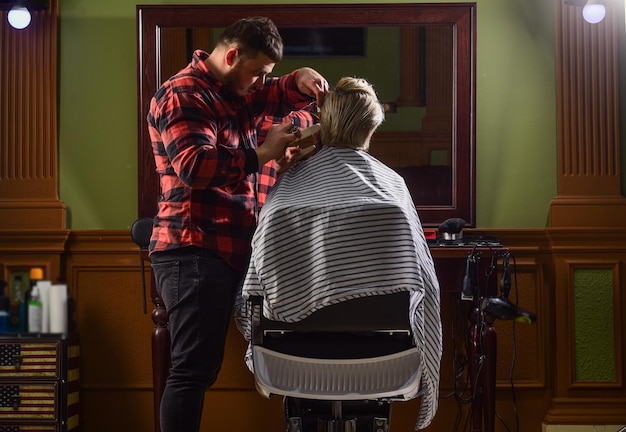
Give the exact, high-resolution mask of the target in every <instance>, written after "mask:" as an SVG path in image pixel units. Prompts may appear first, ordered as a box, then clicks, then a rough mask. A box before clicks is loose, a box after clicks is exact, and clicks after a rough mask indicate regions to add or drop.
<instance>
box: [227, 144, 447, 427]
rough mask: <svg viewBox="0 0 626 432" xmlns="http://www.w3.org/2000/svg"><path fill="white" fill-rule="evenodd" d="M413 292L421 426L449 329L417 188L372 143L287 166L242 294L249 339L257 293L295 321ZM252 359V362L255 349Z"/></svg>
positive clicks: (274, 314)
mask: <svg viewBox="0 0 626 432" xmlns="http://www.w3.org/2000/svg"><path fill="white" fill-rule="evenodd" d="M399 291H409V292H410V293H411V295H410V298H411V301H410V307H409V310H408V311H407V313H408V314H409V319H410V322H411V325H412V327H413V333H414V337H415V342H416V345H417V347H418V348H419V350H420V353H421V358H422V362H423V364H422V380H421V381H422V382H421V392H420V394H421V396H422V402H421V407H420V413H419V417H418V421H417V424H416V429H423V428H425V427H427V426H428V425H429V424H430V423H431V421H432V419H433V417H434V415H435V413H436V411H437V406H438V405H437V404H438V395H439V368H440V360H441V353H442V340H441V339H442V330H441V319H440V307H439V283H438V281H437V277H436V275H435V269H434V264H433V260H432V257H431V254H430V250H429V248H428V245H427V243H426V240H425V238H424V232H423V230H422V226H421V223H420V220H419V217H418V214H417V211H416V210H415V206H414V204H413V200H412V198H411V195H410V193H409V191H408V189H407V187H406V185H405V183H404V180H403V179H402V177H400V176H399V175H398V174H397V173H396V172H395V171H393V170H392V169H390V168H389V167H387V166H386V165H384V164H382V163H381V162H380V161H378V160H377V159H375V158H374V157H372V156H371V155H369V154H368V153H367V152H364V151H356V150H352V149H348V148H339V147H323V148H322V149H321V150H320V151H319V152H318V153H317V154H315V155H314V156H312V157H311V158H309V159H307V160H304V161H301V162H299V163H298V164H297V165H294V166H293V167H291V168H290V169H289V170H288V171H287V172H285V173H284V174H283V175H282V176H281V177H280V179H279V181H278V182H277V183H276V185H275V186H274V188H273V189H272V191H271V192H270V194H269V195H268V199H267V201H266V203H265V205H264V206H263V208H262V210H261V213H260V216H259V224H258V227H257V229H256V231H255V234H254V237H253V240H252V256H251V261H250V265H249V268H248V272H247V275H246V277H245V280H244V283H243V287H242V292H241V296H240V297H239V298H238V300H237V302H236V308H235V310H236V312H235V314H236V322H237V326H238V328H239V330H240V331H241V332H242V333H243V334H244V336H245V337H246V338H247V339H248V340H249V339H250V327H249V324H250V322H249V320H248V318H247V317H248V307H247V302H246V300H247V299H248V298H249V297H250V296H251V295H262V296H263V297H264V303H263V305H264V309H263V314H264V315H265V316H266V317H267V318H268V319H271V320H274V321H284V322H296V321H299V320H302V319H304V318H306V317H307V316H308V315H310V314H311V313H313V312H314V311H316V310H318V309H321V308H323V307H325V306H328V305H332V304H335V303H338V302H341V301H345V300H348V299H352V298H357V297H364V296H372V295H378V294H389V293H393V292H399ZM246 363H247V365H248V367H249V368H250V369H251V370H252V364H251V363H252V362H251V358H250V350H248V354H247V355H246Z"/></svg>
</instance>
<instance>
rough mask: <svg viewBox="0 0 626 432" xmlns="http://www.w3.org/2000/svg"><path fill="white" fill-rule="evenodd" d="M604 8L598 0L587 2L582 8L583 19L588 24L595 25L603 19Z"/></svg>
mask: <svg viewBox="0 0 626 432" xmlns="http://www.w3.org/2000/svg"><path fill="white" fill-rule="evenodd" d="M605 15H606V8H605V7H604V4H602V2H601V1H600V0H589V1H588V2H587V4H586V5H585V6H584V7H583V18H584V19H585V21H587V22H588V23H589V24H597V23H599V22H600V21H602V20H603V19H604V16H605Z"/></svg>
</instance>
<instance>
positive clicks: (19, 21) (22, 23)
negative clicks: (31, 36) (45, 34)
mask: <svg viewBox="0 0 626 432" xmlns="http://www.w3.org/2000/svg"><path fill="white" fill-rule="evenodd" d="M7 18H8V20H9V24H11V27H13V28H16V29H18V30H19V29H23V28H26V27H28V24H30V12H28V9H26V8H25V7H24V6H14V7H13V8H11V10H10V11H9V14H8V17H7Z"/></svg>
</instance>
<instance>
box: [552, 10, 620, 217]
mask: <svg viewBox="0 0 626 432" xmlns="http://www.w3.org/2000/svg"><path fill="white" fill-rule="evenodd" d="M555 1H556V11H557V13H556V16H557V28H556V32H557V120H558V124H557V128H558V196H557V197H556V198H555V199H554V200H553V201H552V203H551V206H550V207H551V208H550V226H552V227H567V226H570V227H571V226H626V199H624V197H622V196H621V173H620V139H619V94H618V92H616V91H615V89H616V88H617V87H618V81H619V58H618V37H619V32H620V31H622V30H623V19H624V18H623V17H624V14H623V12H624V11H623V7H624V6H623V2H605V3H606V4H605V7H606V9H607V13H606V18H605V19H604V20H603V21H602V22H600V23H599V24H594V25H591V24H589V23H587V22H585V21H584V20H583V18H582V15H581V13H580V7H575V6H572V5H567V4H565V3H566V2H565V1H564V0H555Z"/></svg>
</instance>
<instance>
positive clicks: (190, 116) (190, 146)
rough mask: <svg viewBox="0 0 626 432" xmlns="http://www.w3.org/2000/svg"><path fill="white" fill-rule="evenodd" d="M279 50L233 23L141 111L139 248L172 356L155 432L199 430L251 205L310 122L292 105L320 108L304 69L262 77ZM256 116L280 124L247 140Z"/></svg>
mask: <svg viewBox="0 0 626 432" xmlns="http://www.w3.org/2000/svg"><path fill="white" fill-rule="evenodd" d="M282 49H283V44H282V40H281V37H280V34H279V33H278V30H277V28H276V26H275V25H274V23H273V22H272V21H271V20H269V19H268V18H265V17H250V18H245V19H241V20H239V21H237V22H235V23H233V24H231V25H230V26H229V27H227V28H226V29H225V30H224V31H223V32H222V34H221V35H220V36H219V37H218V40H217V42H216V46H215V48H214V50H213V51H212V52H211V53H210V54H209V53H206V52H204V51H201V50H197V51H195V52H194V54H193V59H192V61H191V63H189V65H188V66H187V67H185V68H184V69H182V70H181V71H180V72H178V73H177V74H176V75H174V76H173V77H171V78H170V79H169V80H167V81H166V82H165V83H164V84H163V85H162V86H161V88H159V90H158V91H157V92H156V94H155V96H154V98H153V99H152V101H151V104H150V112H149V114H148V124H149V126H148V129H149V133H150V138H151V141H152V148H153V153H154V158H155V162H156V171H157V173H158V174H159V182H160V195H159V198H158V209H157V214H156V216H155V218H154V227H153V232H152V238H151V242H150V248H149V250H150V258H151V261H152V269H153V271H154V275H155V278H156V286H157V290H158V292H159V294H160V295H161V297H162V298H163V301H164V304H165V307H166V309H167V313H168V320H169V329H170V334H171V359H172V362H171V367H170V373H169V377H168V379H167V382H166V386H165V390H164V393H163V397H162V400H161V409H160V416H161V431H162V432H174V431H177V432H178V431H180V432H183V431H184V432H186V431H193V432H196V431H198V430H199V427H200V420H201V416H202V407H203V400H204V393H205V391H206V390H207V389H208V388H209V387H210V386H211V385H212V384H213V383H214V382H215V380H216V379H217V375H218V372H219V370H220V367H221V365H222V361H223V356H224V344H225V340H226V333H227V330H228V324H229V321H230V317H231V313H232V308H233V302H234V298H235V295H236V292H237V289H238V286H239V285H240V283H241V280H242V278H243V276H244V273H245V269H246V268H247V264H248V259H249V255H250V239H251V236H252V233H253V231H254V228H255V225H256V222H257V215H258V210H259V208H260V206H261V205H262V204H263V203H262V202H260V200H259V191H260V190H262V191H264V190H267V188H268V187H269V186H271V185H272V184H273V182H274V180H275V179H274V176H275V174H274V173H275V172H276V171H277V169H278V168H279V167H280V164H288V163H290V162H291V161H292V160H293V158H294V157H295V156H297V154H298V149H297V148H295V147H289V148H288V146H289V144H290V143H291V142H292V141H294V140H295V139H296V138H297V137H298V136H299V131H298V127H301V128H303V127H307V126H309V125H311V124H312V123H313V122H314V118H315V116H314V115H310V114H309V115H306V114H307V113H305V115H303V113H302V112H301V111H300V112H299V110H301V109H303V108H305V107H311V106H314V105H315V104H316V103H317V104H318V105H319V104H321V103H322V100H323V97H324V95H325V93H326V92H327V90H328V83H327V81H326V80H325V79H324V77H323V76H322V75H320V74H319V73H318V72H316V71H315V70H313V69H311V68H301V69H297V70H295V71H293V72H291V73H289V74H287V75H284V76H281V77H277V78H269V77H268V74H269V73H270V72H272V70H273V68H274V66H275V64H276V63H277V62H279V61H280V60H281V59H282ZM290 114H291V116H290ZM267 118H275V119H286V120H285V122H284V123H280V124H274V125H272V126H270V127H269V129H268V130H267V131H266V132H267V133H266V135H265V137H264V140H263V144H262V145H258V140H257V134H258V130H259V128H260V127H261V125H262V124H263V121H264V119H267ZM294 126H295V127H294ZM264 133H265V130H264ZM287 148H288V149H287ZM276 161H278V162H276ZM263 196H264V194H263Z"/></svg>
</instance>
